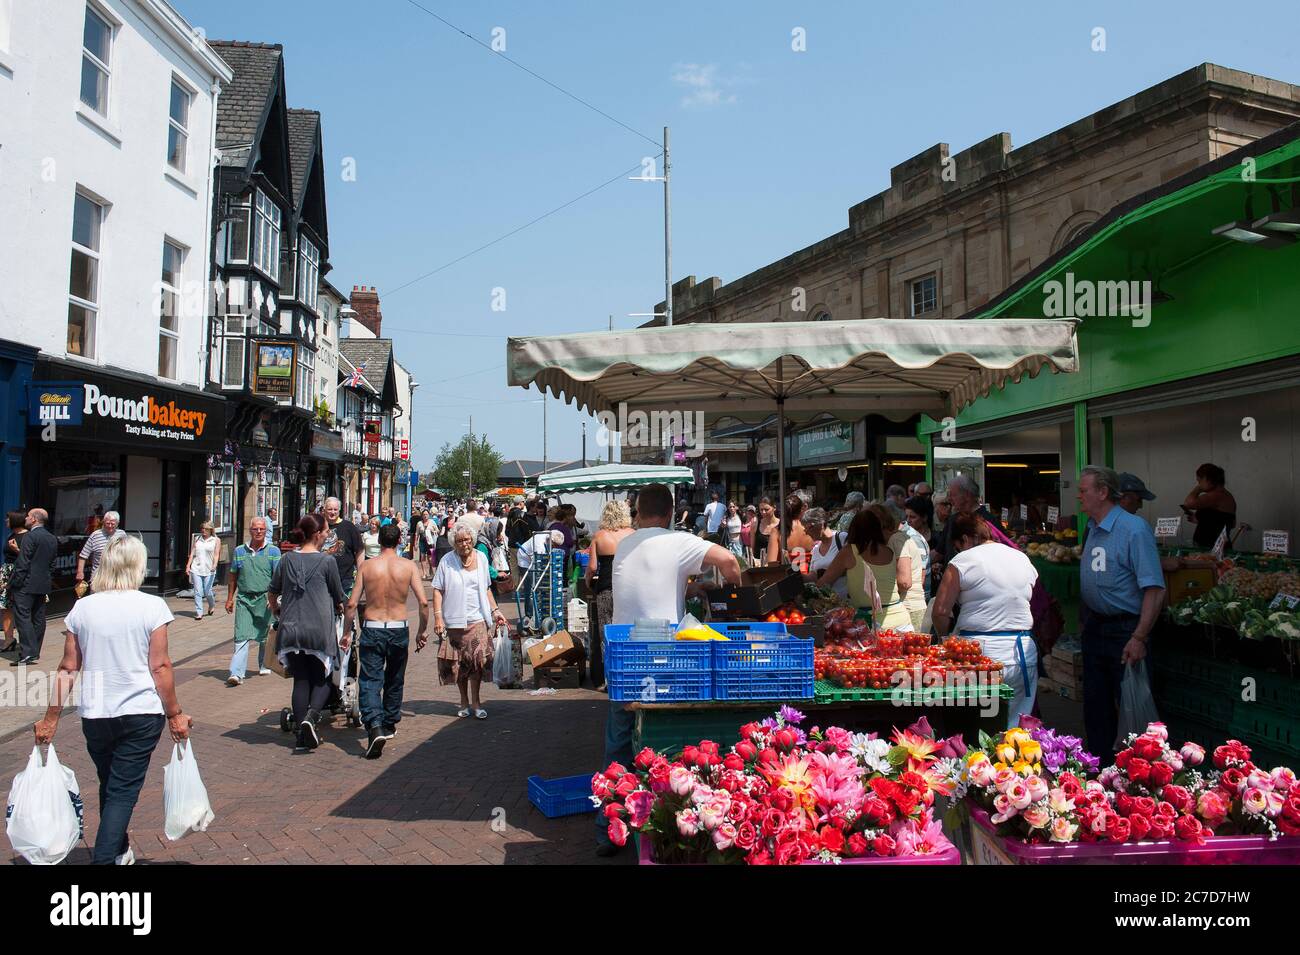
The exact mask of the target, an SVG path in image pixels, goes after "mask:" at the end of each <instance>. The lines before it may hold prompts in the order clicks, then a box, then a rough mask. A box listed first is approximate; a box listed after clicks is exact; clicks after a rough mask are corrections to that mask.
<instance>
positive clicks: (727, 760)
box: [722, 753, 745, 772]
mask: <svg viewBox="0 0 1300 955" xmlns="http://www.w3.org/2000/svg"><path fill="white" fill-rule="evenodd" d="M722 765H723V766H726V767H727V768H728V769H733V770H736V771H737V772H741V771H743V770H744V768H745V761H744V760H743V759H741V758H740V757H739V756H737V755H736V754H735V753H728V754H727V755H726V756H724V757H723V758H722Z"/></svg>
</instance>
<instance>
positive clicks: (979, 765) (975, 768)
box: [967, 759, 997, 787]
mask: <svg viewBox="0 0 1300 955" xmlns="http://www.w3.org/2000/svg"><path fill="white" fill-rule="evenodd" d="M967 773H968V775H969V776H970V781H971V783H972V784H973V785H975V786H980V787H985V786H991V785H993V780H994V777H996V776H997V770H995V769H994V768H993V764H992V763H990V762H989V761H988V760H987V759H981V760H976V761H975V762H974V763H972V764H971V765H970V766H969V768H968V769H967Z"/></svg>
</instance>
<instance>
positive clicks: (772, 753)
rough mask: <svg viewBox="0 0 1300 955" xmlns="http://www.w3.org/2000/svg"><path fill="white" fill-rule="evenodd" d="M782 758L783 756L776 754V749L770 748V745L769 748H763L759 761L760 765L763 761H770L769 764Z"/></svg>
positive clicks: (773, 763)
mask: <svg viewBox="0 0 1300 955" xmlns="http://www.w3.org/2000/svg"><path fill="white" fill-rule="evenodd" d="M780 758H781V757H779V756H777V755H776V750H774V749H772V748H770V747H769V748H768V749H765V750H763V751H762V752H761V753H759V754H758V762H759V764H760V765H761V764H763V763H768V764H770V765H775V764H776V762H777V761H778V760H779V759H780Z"/></svg>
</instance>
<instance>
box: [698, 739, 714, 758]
mask: <svg viewBox="0 0 1300 955" xmlns="http://www.w3.org/2000/svg"><path fill="white" fill-rule="evenodd" d="M700 749H701V750H702V751H703V752H706V753H708V754H709V755H710V756H716V755H717V754H718V744H717V743H715V742H713V740H711V739H702V740H700Z"/></svg>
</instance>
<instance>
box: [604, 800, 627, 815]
mask: <svg viewBox="0 0 1300 955" xmlns="http://www.w3.org/2000/svg"><path fill="white" fill-rule="evenodd" d="M626 811H627V809H626V807H625V806H624V805H623V804H622V803H621V802H609V803H606V804H605V808H604V809H602V810H601V814H602V815H604V817H605V818H606V819H617V818H618V817H619V816H621V815H623V813H624V812H626Z"/></svg>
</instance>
